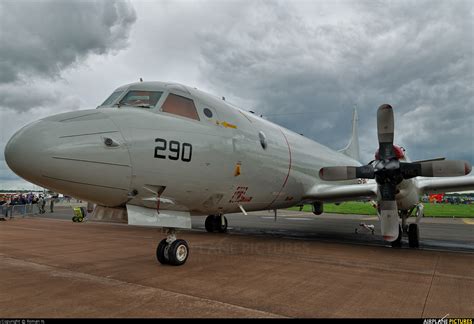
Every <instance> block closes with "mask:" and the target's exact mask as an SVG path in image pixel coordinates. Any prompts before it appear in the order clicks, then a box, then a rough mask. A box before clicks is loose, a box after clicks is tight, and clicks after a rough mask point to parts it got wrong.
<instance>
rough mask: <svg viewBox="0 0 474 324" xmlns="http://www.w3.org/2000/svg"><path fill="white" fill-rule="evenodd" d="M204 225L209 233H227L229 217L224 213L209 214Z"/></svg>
mask: <svg viewBox="0 0 474 324" xmlns="http://www.w3.org/2000/svg"><path fill="white" fill-rule="evenodd" d="M204 226H205V227H206V231H208V232H209V233H213V232H219V233H225V232H227V218H225V216H224V215H209V216H207V218H206V222H205V223H204Z"/></svg>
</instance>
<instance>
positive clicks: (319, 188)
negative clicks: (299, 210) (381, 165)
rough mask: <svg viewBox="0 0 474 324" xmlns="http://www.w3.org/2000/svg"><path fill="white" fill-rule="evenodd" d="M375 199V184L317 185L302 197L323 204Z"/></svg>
mask: <svg viewBox="0 0 474 324" xmlns="http://www.w3.org/2000/svg"><path fill="white" fill-rule="evenodd" d="M376 197H377V184H376V183H375V182H370V183H363V184H352V185H328V184H318V185H315V186H314V187H312V188H311V189H310V190H309V191H308V193H307V194H306V195H305V196H304V198H305V199H307V200H313V201H323V202H342V201H353V200H366V199H367V200H369V199H376Z"/></svg>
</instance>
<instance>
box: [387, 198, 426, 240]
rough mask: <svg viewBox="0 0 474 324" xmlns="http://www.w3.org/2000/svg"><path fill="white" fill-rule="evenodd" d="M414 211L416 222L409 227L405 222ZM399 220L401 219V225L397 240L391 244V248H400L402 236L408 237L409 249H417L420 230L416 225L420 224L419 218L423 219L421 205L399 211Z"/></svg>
mask: <svg viewBox="0 0 474 324" xmlns="http://www.w3.org/2000/svg"><path fill="white" fill-rule="evenodd" d="M414 209H416V212H415V215H416V220H415V223H411V224H410V225H408V224H407V222H406V220H407V218H408V217H410V215H411V214H412V212H413V210H414ZM399 214H400V218H401V219H402V224H401V225H400V229H399V234H398V238H397V239H396V240H395V241H393V242H392V243H391V245H392V247H401V246H402V236H403V235H404V234H405V235H408V246H409V247H411V248H418V247H420V230H419V226H418V223H419V222H420V220H421V218H423V205H422V204H418V205H416V207H414V208H412V209H410V210H400V211H399Z"/></svg>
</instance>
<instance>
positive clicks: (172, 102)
mask: <svg viewBox="0 0 474 324" xmlns="http://www.w3.org/2000/svg"><path fill="white" fill-rule="evenodd" d="M161 110H162V111H163V112H167V113H170V114H174V115H178V116H183V117H187V118H191V119H194V120H199V115H198V113H197V110H196V106H194V102H193V101H192V100H191V99H188V98H185V97H181V96H178V95H175V94H172V93H170V94H169V95H168V98H166V100H165V102H164V104H163V106H162V107H161Z"/></svg>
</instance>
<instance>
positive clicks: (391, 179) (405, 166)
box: [319, 104, 471, 242]
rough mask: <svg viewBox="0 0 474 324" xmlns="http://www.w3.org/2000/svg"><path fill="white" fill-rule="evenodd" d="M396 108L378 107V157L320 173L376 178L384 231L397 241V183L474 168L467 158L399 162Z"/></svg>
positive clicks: (333, 177) (460, 173) (338, 177)
mask: <svg viewBox="0 0 474 324" xmlns="http://www.w3.org/2000/svg"><path fill="white" fill-rule="evenodd" d="M394 131H395V128H394V118H393V108H392V106H390V105H387V104H383V105H381V106H380V107H379V108H378V110H377V136H378V141H379V149H378V154H377V157H376V158H377V159H376V160H375V161H373V162H371V163H369V164H367V165H364V166H359V167H354V166H333V167H324V168H322V169H321V170H320V171H319V177H320V178H321V179H323V180H327V181H338V180H352V179H358V178H365V179H375V181H376V182H377V185H378V198H377V199H378V206H379V214H380V220H381V228H382V235H383V237H384V239H385V240H387V241H390V242H391V241H394V240H396V239H397V238H398V235H399V221H398V208H397V202H396V199H395V196H396V194H397V185H398V184H399V183H400V182H402V181H403V180H404V179H410V178H414V177H417V176H423V177H453V176H463V175H466V174H468V173H469V172H471V165H470V164H469V163H468V162H467V161H458V160H442V161H426V162H418V163H407V162H400V160H399V158H400V154H397V151H396V147H394V145H393V138H394Z"/></svg>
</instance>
